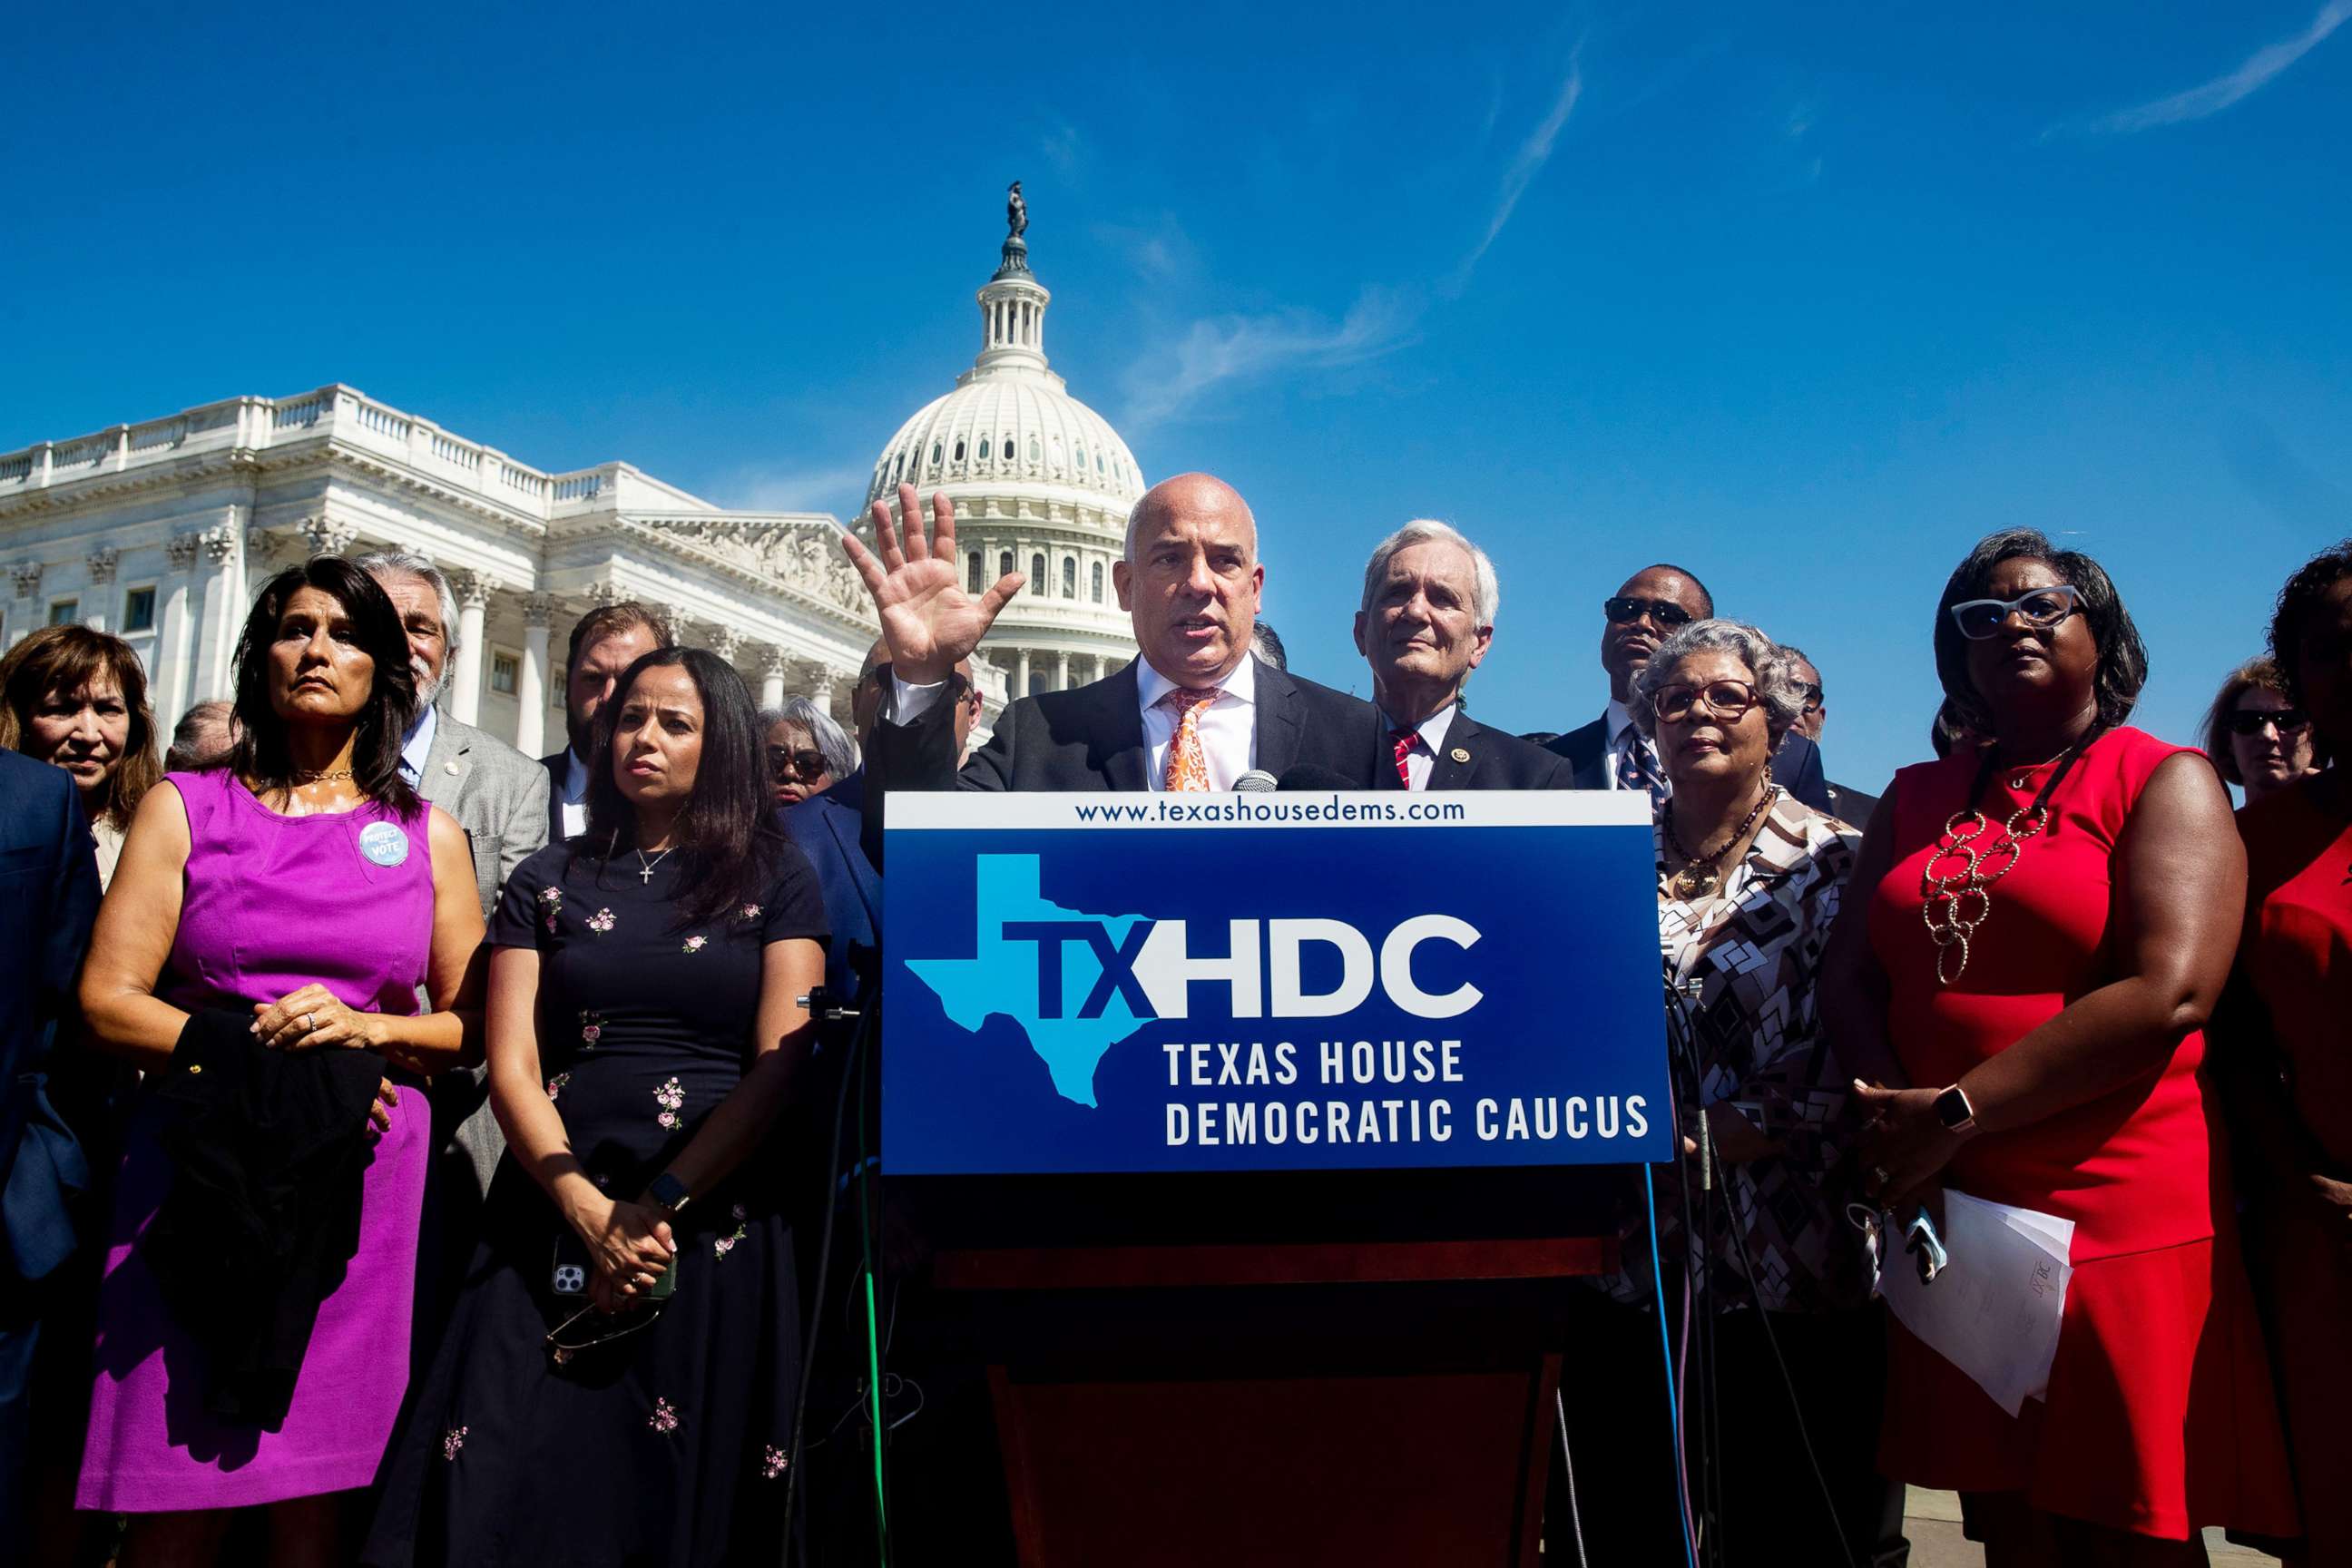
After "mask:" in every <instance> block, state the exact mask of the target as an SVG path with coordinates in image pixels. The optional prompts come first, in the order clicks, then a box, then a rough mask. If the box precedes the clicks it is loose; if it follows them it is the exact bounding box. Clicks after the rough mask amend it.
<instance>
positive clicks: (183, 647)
mask: <svg viewBox="0 0 2352 1568" xmlns="http://www.w3.org/2000/svg"><path fill="white" fill-rule="evenodd" d="M163 557H164V560H165V561H166V563H169V565H170V566H171V568H172V581H171V583H170V584H168V585H167V586H166V587H165V588H164V590H163V619H162V621H161V622H160V623H159V624H158V625H157V626H156V629H155V650H156V651H155V668H153V669H152V670H149V671H148V672H147V673H148V686H149V689H150V690H149V697H148V700H149V701H151V702H152V703H153V704H154V708H155V725H156V728H157V729H159V730H164V731H168V730H169V729H170V728H171V727H172V726H173V725H174V724H177V723H178V722H179V721H180V715H181V714H183V713H184V712H186V711H187V710H188V706H189V704H188V684H189V678H190V677H191V676H192V675H194V670H192V669H191V668H189V660H190V658H191V657H192V656H193V655H194V652H195V638H194V636H193V634H194V631H195V629H196V626H195V619H194V616H191V615H190V614H189V613H188V589H189V587H190V586H191V585H192V584H193V583H194V579H195V570H196V536H195V535H194V534H193V533H175V534H173V536H172V538H171V540H170V541H169V542H167V543H165V544H164V546H163Z"/></svg>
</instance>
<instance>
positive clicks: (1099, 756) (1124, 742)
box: [1078, 660, 1151, 792]
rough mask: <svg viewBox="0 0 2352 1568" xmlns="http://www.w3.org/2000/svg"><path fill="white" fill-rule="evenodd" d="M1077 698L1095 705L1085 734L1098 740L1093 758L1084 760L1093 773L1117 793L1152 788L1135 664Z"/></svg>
mask: <svg viewBox="0 0 2352 1568" xmlns="http://www.w3.org/2000/svg"><path fill="white" fill-rule="evenodd" d="M1078 695H1079V696H1080V697H1082V698H1084V699H1086V700H1087V701H1088V702H1089V703H1092V704H1094V705H1095V711H1094V712H1092V713H1090V714H1089V715H1087V722H1086V725H1085V730H1084V732H1085V733H1086V734H1088V735H1091V736H1096V737H1098V739H1097V740H1096V741H1094V742H1092V749H1093V752H1094V754H1093V755H1092V756H1090V757H1088V758H1087V762H1088V763H1089V764H1090V765H1091V766H1092V768H1093V771H1094V772H1096V773H1100V774H1101V775H1102V777H1103V779H1104V781H1105V782H1106V783H1107V784H1108V785H1109V787H1111V788H1112V789H1116V790H1127V791H1130V792H1132V791H1138V790H1148V789H1150V787H1151V779H1150V772H1151V770H1150V752H1147V751H1146V750H1145V749H1144V745H1143V710H1142V708H1141V706H1140V703H1141V701H1142V699H1141V697H1140V696H1139V689H1138V687H1137V685H1136V679H1135V663H1134V661H1133V660H1129V662H1128V664H1127V667H1126V668H1123V669H1120V670H1118V671H1117V672H1116V673H1114V674H1112V675H1111V676H1109V677H1108V679H1102V680H1097V681H1096V682H1095V683H1094V684H1093V685H1092V686H1089V687H1087V688H1086V689H1084V690H1083V691H1081V692H1079V693H1078Z"/></svg>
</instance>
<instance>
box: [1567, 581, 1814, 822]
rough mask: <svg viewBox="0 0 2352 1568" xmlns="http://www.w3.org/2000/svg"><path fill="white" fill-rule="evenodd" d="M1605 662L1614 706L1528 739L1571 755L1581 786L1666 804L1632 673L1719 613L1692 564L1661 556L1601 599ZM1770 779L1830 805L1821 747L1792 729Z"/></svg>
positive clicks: (1809, 800) (1809, 801)
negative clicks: (1637, 793)
mask: <svg viewBox="0 0 2352 1568" xmlns="http://www.w3.org/2000/svg"><path fill="white" fill-rule="evenodd" d="M1714 615H1715V596H1714V595H1711V594H1709V593H1708V592H1707V591H1706V584H1704V583H1701V582H1700V581H1699V580H1698V578H1697V577H1696V575H1695V574H1692V573H1691V572H1690V571H1688V570H1687V569H1685V568H1684V567H1681V566H1675V565H1671V564H1668V563H1664V562H1661V563H1658V564H1656V565H1654V566H1644V567H1643V568H1642V570H1640V571H1639V572H1636V573H1634V574H1633V575H1632V576H1631V577H1628V578H1627V579H1626V580H1625V583H1624V585H1623V586H1622V587H1621V588H1619V589H1618V590H1617V592H1615V593H1614V594H1612V595H1610V596H1609V597H1608V598H1607V599H1605V600H1603V601H1602V602H1601V616H1602V620H1601V668H1602V669H1603V670H1604V671H1606V672H1607V674H1608V676H1609V703H1608V706H1607V707H1605V708H1603V709H1602V710H1601V717H1600V718H1598V719H1595V720H1594V721H1592V722H1591V723H1590V724H1586V725H1584V726H1583V727H1581V728H1580V729H1575V730H1570V731H1568V733H1566V734H1564V735H1552V736H1539V735H1530V736H1528V740H1531V741H1540V742H1542V744H1543V746H1544V749H1545V750H1546V751H1549V752H1552V753H1553V754H1554V755H1556V756H1560V757H1565V758H1567V759H1568V763H1569V766H1570V768H1572V769H1574V770H1575V776H1576V787H1577V788H1578V789H1643V790H1647V791H1649V793H1650V798H1651V799H1652V800H1653V801H1654V802H1657V803H1660V804H1664V801H1665V799H1666V797H1667V796H1668V795H1671V794H1672V793H1673V789H1674V786H1673V785H1672V784H1669V783H1668V782H1667V779H1666V773H1665V769H1664V768H1663V767H1661V766H1660V765H1659V763H1658V755H1657V752H1656V751H1655V750H1654V749H1653V748H1652V745H1651V743H1650V742H1649V741H1647V740H1646V739H1644V738H1643V735H1642V732H1641V731H1639V730H1637V729H1635V728H1634V727H1633V710H1632V709H1631V708H1629V707H1628V706H1627V705H1626V703H1627V699H1628V698H1630V697H1631V696H1632V694H1633V680H1634V678H1635V677H1637V676H1639V675H1640V674H1641V673H1642V671H1643V670H1644V669H1646V668H1649V663H1650V656H1651V655H1652V654H1653V653H1655V652H1656V651H1657V648H1658V645H1659V644H1660V643H1662V642H1664V641H1665V639H1666V638H1667V637H1670V636H1672V635H1673V634H1674V633H1675V631H1676V630H1678V629H1679V628H1681V627H1683V626H1688V625H1690V623H1691V622H1693V621H1704V620H1708V619H1712V618H1713V616H1714ZM1772 777H1773V780H1774V781H1775V782H1776V783H1778V784H1780V787H1781V788H1782V789H1785V790H1787V791H1788V792H1789V793H1790V795H1794V796H1796V797H1797V798H1798V799H1799V800H1801V801H1803V802H1804V803H1805V804H1806V805H1810V806H1812V807H1813V808H1814V809H1816V810H1818V811H1829V810H1830V809H1831V807H1830V800H1829V787H1828V784H1827V783H1826V782H1825V781H1824V780H1823V779H1822V753H1821V751H1820V749H1819V748H1818V747H1816V746H1815V745H1814V744H1813V742H1811V741H1810V740H1808V739H1806V738H1805V737H1804V736H1803V735H1801V734H1800V733H1798V732H1797V731H1794V730H1791V731H1790V732H1789V736H1788V739H1787V740H1785V741H1784V742H1781V745H1780V751H1779V752H1776V753H1774V755H1773V758H1772Z"/></svg>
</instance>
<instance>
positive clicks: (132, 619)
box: [122, 588, 155, 637]
mask: <svg viewBox="0 0 2352 1568" xmlns="http://www.w3.org/2000/svg"><path fill="white" fill-rule="evenodd" d="M154 629H155V590H154V589H152V588H133V589H131V592H129V593H128V594H125V595H122V632H123V635H124V636H125V637H128V636H129V635H131V633H132V632H152V631H153V630H154Z"/></svg>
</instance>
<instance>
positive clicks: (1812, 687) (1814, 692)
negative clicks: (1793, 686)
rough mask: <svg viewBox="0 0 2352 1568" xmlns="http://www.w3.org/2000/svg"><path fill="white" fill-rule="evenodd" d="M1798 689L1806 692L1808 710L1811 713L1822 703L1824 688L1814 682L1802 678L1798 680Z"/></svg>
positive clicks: (1806, 708) (1806, 707)
mask: <svg viewBox="0 0 2352 1568" xmlns="http://www.w3.org/2000/svg"><path fill="white" fill-rule="evenodd" d="M1797 689H1798V690H1799V691H1801V692H1802V693H1803V694H1804V698H1805V711H1806V712H1808V713H1810V712H1811V711H1812V710H1814V709H1816V708H1819V707H1820V706H1821V705H1822V689H1821V688H1820V687H1819V686H1818V685H1816V684H1815V683H1814V682H1812V681H1810V680H1800V681H1798V682H1797Z"/></svg>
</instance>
